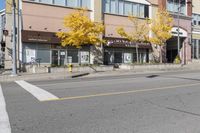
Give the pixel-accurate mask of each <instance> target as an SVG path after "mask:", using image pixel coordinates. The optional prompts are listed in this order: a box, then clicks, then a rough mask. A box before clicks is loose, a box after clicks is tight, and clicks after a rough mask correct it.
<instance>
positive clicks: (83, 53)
mask: <svg viewBox="0 0 200 133" xmlns="http://www.w3.org/2000/svg"><path fill="white" fill-rule="evenodd" d="M81 63H83V64H85V63H89V52H88V51H81Z"/></svg>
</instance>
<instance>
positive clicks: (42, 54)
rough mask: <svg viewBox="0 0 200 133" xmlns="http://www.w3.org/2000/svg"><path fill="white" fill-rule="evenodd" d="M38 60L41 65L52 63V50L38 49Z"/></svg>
mask: <svg viewBox="0 0 200 133" xmlns="http://www.w3.org/2000/svg"><path fill="white" fill-rule="evenodd" d="M37 60H38V61H40V63H50V50H45V49H38V50H37Z"/></svg>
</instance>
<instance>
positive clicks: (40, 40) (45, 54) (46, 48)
mask: <svg viewBox="0 0 200 133" xmlns="http://www.w3.org/2000/svg"><path fill="white" fill-rule="evenodd" d="M22 62H23V63H25V64H30V63H31V62H37V63H39V64H40V65H47V66H48V65H52V66H64V65H67V64H69V63H72V64H89V63H90V46H89V45H88V46H84V47H82V48H80V49H78V48H75V47H62V46H61V45H60V40H59V39H58V38H57V37H56V36H55V33H47V32H34V31H24V32H23V48H22Z"/></svg>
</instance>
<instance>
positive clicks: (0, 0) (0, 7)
mask: <svg viewBox="0 0 200 133" xmlns="http://www.w3.org/2000/svg"><path fill="white" fill-rule="evenodd" d="M4 4H5V0H0V10H2V9H3V8H4Z"/></svg>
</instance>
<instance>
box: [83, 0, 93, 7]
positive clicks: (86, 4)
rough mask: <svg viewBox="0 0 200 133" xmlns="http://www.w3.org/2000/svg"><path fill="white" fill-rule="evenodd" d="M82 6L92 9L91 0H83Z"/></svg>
mask: <svg viewBox="0 0 200 133" xmlns="http://www.w3.org/2000/svg"><path fill="white" fill-rule="evenodd" d="M81 2H82V4H81V5H82V7H83V8H87V9H90V7H91V5H90V0H82V1H81Z"/></svg>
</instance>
